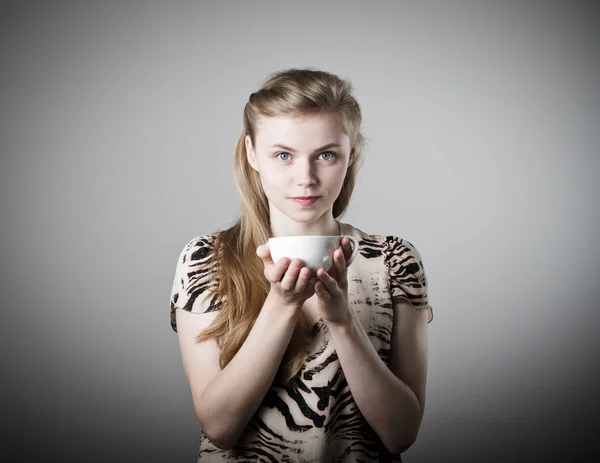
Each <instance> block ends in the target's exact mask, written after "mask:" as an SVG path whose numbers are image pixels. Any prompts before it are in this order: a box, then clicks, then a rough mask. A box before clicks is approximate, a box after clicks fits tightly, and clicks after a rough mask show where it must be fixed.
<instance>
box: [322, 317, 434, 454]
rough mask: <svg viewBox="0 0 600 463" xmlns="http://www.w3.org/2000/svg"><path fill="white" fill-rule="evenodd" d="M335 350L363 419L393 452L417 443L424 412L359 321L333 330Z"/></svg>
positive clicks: (334, 327) (331, 331)
mask: <svg viewBox="0 0 600 463" xmlns="http://www.w3.org/2000/svg"><path fill="white" fill-rule="evenodd" d="M329 331H330V333H331V336H332V338H333V342H334V345H335V349H336V352H337V355H338V358H339V361H340V365H341V367H342V370H343V371H344V375H345V376H346V379H347V381H348V386H349V387H350V391H351V392H352V396H353V398H354V401H355V402H356V405H357V406H358V408H359V410H360V411H361V413H362V415H363V416H364V417H365V419H366V421H367V422H368V423H369V425H370V426H371V427H372V428H373V430H374V431H375V432H376V433H377V435H378V436H379V437H380V439H381V440H382V442H383V443H384V445H385V446H386V448H387V449H388V450H389V451H390V452H401V451H404V450H405V449H406V448H407V447H409V446H410V445H411V444H412V442H414V440H415V439H416V436H417V432H418V429H419V426H420V422H421V417H422V412H421V408H420V405H419V402H418V400H417V397H416V395H415V394H414V392H413V391H412V390H411V389H410V387H408V386H407V385H406V384H405V383H404V382H402V381H401V380H400V379H399V378H398V377H397V376H396V375H394V374H393V373H392V371H391V370H390V369H389V368H388V367H387V366H386V365H385V363H383V361H382V360H381V358H380V357H379V355H378V353H377V351H376V350H375V348H374V347H373V344H371V341H370V340H369V337H368V336H367V334H366V332H365V330H364V328H363V327H362V325H361V323H360V321H358V319H356V316H355V315H354V314H352V318H351V320H350V321H349V322H348V323H347V324H345V325H340V326H330V327H329Z"/></svg>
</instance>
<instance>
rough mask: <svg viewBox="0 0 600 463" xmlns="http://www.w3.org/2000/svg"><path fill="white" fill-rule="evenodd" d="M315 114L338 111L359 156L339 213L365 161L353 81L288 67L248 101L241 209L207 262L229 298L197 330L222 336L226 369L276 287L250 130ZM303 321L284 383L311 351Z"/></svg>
mask: <svg viewBox="0 0 600 463" xmlns="http://www.w3.org/2000/svg"><path fill="white" fill-rule="evenodd" d="M316 114H331V115H333V116H335V117H336V118H337V119H338V122H339V123H340V124H341V125H340V127H342V129H343V131H344V133H345V134H347V135H348V137H349V138H350V146H351V149H352V151H353V156H354V160H353V162H352V163H351V164H350V166H349V167H348V169H347V172H346V176H345V178H344V182H343V185H342V189H341V191H340V194H339V196H338V198H337V199H336V200H335V202H334V204H333V217H334V218H335V219H338V218H339V217H341V216H342V215H343V214H344V213H345V211H346V209H347V208H348V204H349V202H350V198H351V196H352V192H353V190H354V187H355V184H356V176H357V173H358V171H359V170H360V167H361V165H362V162H363V147H364V137H363V135H362V134H361V129H360V127H361V120H362V115H361V110H360V107H359V105H358V103H357V101H356V100H355V98H354V97H353V96H352V84H351V83H350V82H349V81H347V80H345V79H343V78H340V77H339V76H337V75H334V74H331V73H328V72H325V71H320V70H315V69H310V68H305V69H286V70H282V71H279V72H276V73H273V74H270V75H269V76H268V77H267V79H266V81H265V82H264V83H263V85H262V87H261V88H260V89H259V90H258V91H256V92H254V93H252V94H251V95H250V97H249V99H248V102H247V103H246V105H245V107H244V114H243V126H242V131H241V133H240V135H239V138H238V141H237V144H236V147H235V152H234V159H233V172H234V177H235V182H236V184H237V187H238V189H239V192H240V195H241V199H242V205H241V215H240V217H239V219H238V220H237V221H236V222H235V224H234V225H232V226H231V227H230V228H228V229H225V230H222V231H220V232H219V233H218V234H217V238H216V240H215V252H213V253H212V256H211V259H210V262H209V263H208V266H209V267H210V268H213V269H215V271H216V272H217V275H216V276H217V277H218V278H219V285H218V288H216V289H215V290H214V292H215V293H217V294H218V295H219V296H220V297H221V299H222V301H223V304H222V307H221V310H220V311H219V313H218V315H217V317H216V318H215V320H214V321H213V323H212V324H211V325H210V326H209V327H208V328H207V329H205V330H204V331H203V332H202V333H200V334H199V335H198V336H197V341H198V342H200V341H203V340H206V339H210V338H215V339H216V341H217V344H218V346H219V347H220V349H221V354H220V365H221V368H225V366H226V365H227V364H228V363H229V362H230V361H231V359H232V358H233V357H234V356H235V354H236V353H237V352H238V350H239V349H240V347H241V346H242V344H243V343H244V341H245V340H246V338H247V336H248V334H249V332H250V330H251V329H252V326H253V325H254V322H255V321H256V319H257V317H258V314H259V312H260V310H261V308H262V306H263V304H264V302H265V300H266V298H267V295H268V293H269V290H270V283H269V281H268V280H267V279H266V277H265V276H264V266H263V263H262V261H261V260H260V258H259V257H258V256H257V255H256V248H257V247H258V246H260V245H261V244H264V243H266V242H267V240H268V239H269V237H270V236H271V229H270V217H269V205H268V201H267V197H266V196H265V193H264V191H263V188H262V184H261V181H260V177H259V174H258V172H256V171H255V170H254V169H253V168H252V167H251V166H250V164H249V163H248V160H247V157H246V146H245V138H246V135H249V136H250V139H251V140H252V144H253V146H256V144H255V140H256V138H255V134H256V129H255V128H256V123H257V121H258V119H259V118H260V117H261V116H263V117H275V116H280V115H293V116H296V115H297V116H310V115H316ZM303 321H304V322H303V323H302V324H299V325H298V326H297V327H296V329H295V331H294V333H293V335H292V338H291V340H290V343H289V345H288V348H287V350H286V352H285V354H284V357H283V359H282V362H281V365H280V367H279V370H278V372H277V375H276V378H275V381H276V382H279V383H281V384H284V385H290V384H292V382H294V379H295V378H296V376H297V374H298V373H299V372H300V371H301V369H302V365H303V363H304V361H305V360H306V357H307V352H306V351H305V349H304V346H305V342H306V340H307V338H308V333H307V330H308V328H309V326H308V319H307V318H306V315H305V314H304V312H303Z"/></svg>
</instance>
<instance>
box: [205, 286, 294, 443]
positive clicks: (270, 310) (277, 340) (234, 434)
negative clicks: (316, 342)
mask: <svg viewBox="0 0 600 463" xmlns="http://www.w3.org/2000/svg"><path fill="white" fill-rule="evenodd" d="M296 321H297V312H296V314H294V313H293V311H292V310H283V308H282V307H281V306H280V305H278V304H277V302H276V301H275V300H274V299H273V298H272V297H267V300H266V301H265V304H264V306H263V308H262V310H261V312H260V314H259V315H258V318H257V319H256V322H255V323H254V326H253V327H252V329H251V330H250V333H249V334H248V337H247V338H246V341H245V342H244V343H243V345H242V346H241V348H240V350H239V351H238V352H237V354H236V355H235V356H234V357H233V359H232V360H231V361H230V362H229V363H228V364H227V365H226V366H225V368H224V369H223V370H222V371H221V372H220V373H219V374H218V375H217V376H216V377H215V378H214V379H213V380H212V381H211V382H210V384H209V385H208V386H207V388H206V390H205V391H204V394H203V395H202V397H201V399H200V408H201V410H202V416H203V420H202V421H203V425H204V428H205V432H206V434H207V435H209V436H210V437H212V438H213V439H214V441H213V443H214V444H215V445H217V446H222V447H230V446H232V445H234V444H235V442H237V440H238V439H239V436H240V435H241V433H242V432H243V430H244V428H245V426H246V425H247V424H248V422H249V421H250V419H251V418H252V415H253V414H254V413H255V412H256V410H257V409H258V407H259V405H260V403H261V402H262V400H263V398H264V397H265V395H266V393H267V391H268V390H269V388H270V387H271V385H272V383H273V380H274V378H275V375H276V373H277V370H278V369H279V365H280V364H281V360H282V358H283V354H284V353H285V350H286V349H287V346H288V344H289V341H290V338H291V336H292V333H293V332H294V327H295V325H296Z"/></svg>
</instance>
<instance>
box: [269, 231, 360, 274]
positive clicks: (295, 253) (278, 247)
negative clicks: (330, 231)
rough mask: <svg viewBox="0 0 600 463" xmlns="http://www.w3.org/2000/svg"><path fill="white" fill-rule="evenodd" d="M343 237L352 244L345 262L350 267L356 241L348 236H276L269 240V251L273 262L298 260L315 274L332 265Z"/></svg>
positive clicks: (356, 249)
mask: <svg viewBox="0 0 600 463" xmlns="http://www.w3.org/2000/svg"><path fill="white" fill-rule="evenodd" d="M344 237H346V238H348V239H349V240H350V241H351V242H352V243H353V248H352V255H351V256H350V258H349V259H347V261H346V266H350V264H351V263H352V261H353V260H354V258H355V257H356V254H358V240H357V239H356V238H354V237H353V236H350V235H335V236H317V235H311V236H302V235H300V236H278V237H275V238H269V250H270V251H271V257H272V258H273V262H277V261H278V260H279V259H281V258H282V257H287V258H289V259H290V260H291V259H300V260H302V262H304V266H306V267H308V268H310V269H311V271H312V272H316V271H317V270H318V269H319V267H323V270H325V271H327V270H329V269H330V268H331V266H332V265H333V253H334V252H335V250H336V249H337V248H339V247H340V243H341V241H342V238H344Z"/></svg>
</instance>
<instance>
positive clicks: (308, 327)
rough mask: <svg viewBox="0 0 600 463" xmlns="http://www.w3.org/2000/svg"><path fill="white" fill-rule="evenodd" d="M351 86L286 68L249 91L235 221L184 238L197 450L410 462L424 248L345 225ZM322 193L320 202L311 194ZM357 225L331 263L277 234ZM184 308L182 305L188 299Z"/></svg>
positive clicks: (221, 456)
mask: <svg viewBox="0 0 600 463" xmlns="http://www.w3.org/2000/svg"><path fill="white" fill-rule="evenodd" d="M360 126H361V111H360V107H359V105H358V103H357V102H356V100H355V99H354V97H353V96H352V87H351V84H350V83H349V82H348V81H347V80H345V79H342V78H340V77H338V76H336V75H333V74H331V73H327V72H323V71H318V70H314V69H288V70H284V71H281V72H278V73H274V74H272V75H271V76H269V78H268V79H267V80H266V82H265V83H264V85H263V86H262V88H260V90H258V91H257V92H255V93H252V94H251V95H250V98H249V101H248V102H247V104H246V106H245V108H244V119H243V129H242V133H241V134H240V137H239V139H238V142H237V146H236V149H235V153H234V175H235V180H236V183H237V186H238V188H239V191H240V194H241V198H242V211H241V216H240V218H239V220H238V221H237V222H236V223H235V224H234V225H233V226H232V227H231V228H228V229H225V230H221V231H218V232H215V233H212V234H208V235H203V236H199V237H196V238H193V239H192V240H191V241H189V243H187V245H186V246H185V247H184V248H183V250H182V251H181V255H180V256H179V260H178V262H177V266H176V270H175V273H176V274H175V279H174V282H173V289H172V294H171V308H170V314H171V326H172V328H173V329H174V330H175V331H176V332H177V335H178V339H179V345H180V349H181V358H182V364H183V368H184V371H185V375H186V378H187V381H188V383H189V386H190V390H191V395H192V401H193V405H194V410H195V412H196V415H197V417H198V420H199V421H200V424H201V428H202V430H201V442H200V448H199V452H198V461H211V462H212V461H227V462H241V461H244V462H248V461H265V462H284V461H285V462H352V463H355V462H357V461H364V462H382V461H401V456H400V455H401V453H402V452H403V451H405V450H406V449H407V448H409V447H410V446H411V445H412V444H413V443H414V442H415V440H416V438H417V434H418V431H419V427H420V424H421V419H422V417H423V411H424V407H425V389H426V377H427V325H428V323H429V322H430V321H431V320H432V318H433V312H432V308H431V306H430V305H429V302H428V298H427V279H426V276H425V271H424V267H423V263H422V261H421V257H420V255H419V253H418V251H417V249H416V248H415V247H414V246H413V245H412V244H411V243H410V242H408V241H406V240H405V239H401V238H399V237H397V236H393V235H390V236H384V235H377V234H368V233H365V232H363V231H361V230H360V229H358V228H356V227H354V226H352V225H350V224H347V223H343V222H340V221H339V220H338V219H339V218H340V217H341V216H342V215H343V214H344V212H345V211H346V209H347V207H348V204H349V202H350V198H351V196H352V192H353V190H354V185H355V182H356V176H357V172H358V170H359V166H360V164H361V162H362V159H363V137H362V135H361V132H360ZM307 198H309V199H307ZM290 235H326V236H330V235H336V236H337V235H351V236H354V237H355V238H356V239H357V240H358V242H359V252H358V254H357V255H356V258H355V260H354V261H353V262H352V264H351V265H350V266H347V265H346V259H347V258H349V256H350V255H351V252H352V249H351V246H350V243H349V242H348V239H347V238H343V239H341V240H340V247H339V248H338V249H337V250H336V252H335V254H334V265H333V267H332V268H331V269H329V270H328V271H327V272H325V271H324V270H323V269H322V268H320V269H318V271H317V272H313V273H312V274H311V271H310V269H309V268H307V267H303V262H302V261H299V260H298V259H293V260H292V261H291V262H290V260H289V259H287V258H282V259H280V260H278V261H277V262H273V260H272V258H271V255H270V252H269V245H268V239H269V238H270V237H277V236H290ZM177 309H181V310H177Z"/></svg>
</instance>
